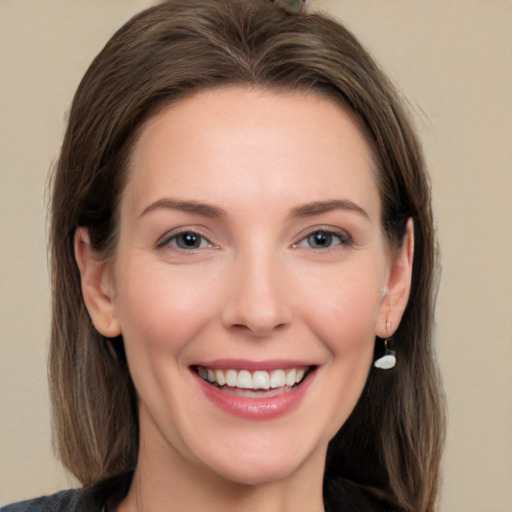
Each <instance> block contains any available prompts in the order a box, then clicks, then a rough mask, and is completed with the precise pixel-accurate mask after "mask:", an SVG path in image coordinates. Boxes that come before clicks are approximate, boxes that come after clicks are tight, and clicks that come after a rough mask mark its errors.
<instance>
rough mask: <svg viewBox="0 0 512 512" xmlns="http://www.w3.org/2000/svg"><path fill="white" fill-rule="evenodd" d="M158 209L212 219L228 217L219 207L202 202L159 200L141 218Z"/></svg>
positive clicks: (145, 210)
mask: <svg viewBox="0 0 512 512" xmlns="http://www.w3.org/2000/svg"><path fill="white" fill-rule="evenodd" d="M158 209H167V210H178V211H180V212H185V213H192V214H195V215H200V216H201V217H208V218H212V219H222V218H224V217H226V212H225V211H224V210H223V209H222V208H219V207H218V206H213V205H211V204H207V203H202V202H200V201H181V200H179V199H169V198H164V199H159V200H158V201H155V202H154V203H151V204H150V205H149V206H148V207H147V208H145V209H144V211H143V212H142V213H141V214H140V217H142V216H144V215H146V214H148V213H150V212H152V211H154V210H158Z"/></svg>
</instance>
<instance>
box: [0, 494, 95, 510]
mask: <svg viewBox="0 0 512 512" xmlns="http://www.w3.org/2000/svg"><path fill="white" fill-rule="evenodd" d="M83 494H84V493H83V491H82V490H80V489H75V490H68V491H61V492H58V493H56V494H52V495H51V496H41V497H39V498H35V499H33V500H26V501H20V502H19V503H13V504H12V505H7V506H5V507H2V508H1V509H0V512H60V511H62V512H63V511H77V512H78V511H79V510H86V509H85V508H84V507H83V506H81V505H80V504H81V502H82V505H83ZM77 506H78V507H80V506H81V508H77ZM100 510H101V509H100ZM91 512H93V511H92V510H91ZM98 512H99V511H98Z"/></svg>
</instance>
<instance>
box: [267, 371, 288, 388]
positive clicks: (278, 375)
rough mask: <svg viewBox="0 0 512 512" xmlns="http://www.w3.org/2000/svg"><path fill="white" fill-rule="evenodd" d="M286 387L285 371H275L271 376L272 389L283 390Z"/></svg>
mask: <svg viewBox="0 0 512 512" xmlns="http://www.w3.org/2000/svg"><path fill="white" fill-rule="evenodd" d="M285 385H286V375H285V374H284V370H274V371H273V372H272V375H271V376H270V387H271V388H272V389H275V388H282V387H283V386H285Z"/></svg>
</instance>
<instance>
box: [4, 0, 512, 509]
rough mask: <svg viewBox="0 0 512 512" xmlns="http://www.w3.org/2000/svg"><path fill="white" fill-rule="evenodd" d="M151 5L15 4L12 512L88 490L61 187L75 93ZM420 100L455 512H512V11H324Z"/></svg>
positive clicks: (9, 260)
mask: <svg viewBox="0 0 512 512" xmlns="http://www.w3.org/2000/svg"><path fill="white" fill-rule="evenodd" d="M151 3H153V2H152V1H150V0H108V1H107V0H75V1H70V0H44V1H43V0H0V38H1V39H0V52H1V53H0V58H1V60H0V65H1V68H0V80H1V82H0V87H1V89H0V92H1V100H0V101H1V104H0V143H1V148H0V150H1V152H0V158H1V160H0V164H1V171H0V180H1V182H0V271H1V274H0V291H1V292H0V315H1V316H0V320H1V327H0V379H1V380H0V418H1V421H0V504H2V503H4V504H5V503H7V502H10V501H13V500H18V499H21V498H28V497H32V496H35V495H38V494H42V493H49V492H53V491H56V490H57V489H59V488H62V487H65V486H68V485H70V483H72V481H71V480H70V479H69V478H68V477H66V476H65V474H64V473H63V471H62V470H61V469H59V465H58V463H57V462H56V461H55V460H54V458H53V456H52V451H51V445H50V430H49V426H48V425H49V413H48V396H47V385H46V367H45V357H46V350H47V337H48V334H47V333H48V326H49V320H48V309H49V308H48V302H49V295H48V277H47V266H46V249H45V206H44V204H45V197H44V189H45V181H46V172H47V169H48V167H49V165H50V163H51V162H52V161H53V160H54V159H55V157H56V155H57V153H58V149H59V144H60V140H61V137H62V134H63V131H64V126H65V117H66V112H67V110H68V108H69V105H70V101H71V98H72V94H73V92H74V89H75V88H76V86H77V84H78V81H79V79H80V77H81V76H82V74H83V72H84V71H85V69H86V67H87V65H88V64H89V62H90V61H91V59H92V58H93V56H94V55H95V54H96V53H97V52H98V51H99V50H100V48H101V47H102V45H103V44H104V43H105V42H106V40H107V38H108V37H109V36H110V35H111V34H112V33H113V31H114V30H115V29H116V28H118V27H119V26H120V25H121V24H122V23H123V22H124V21H126V20H127V19H128V18H129V17H130V16H131V15H132V14H133V13H135V12H136V11H138V10H140V9H141V8H143V7H145V6H148V5H150V4H151ZM322 5H323V6H324V7H326V8H328V9H329V10H331V11H332V12H334V13H335V14H336V15H338V16H339V17H340V18H342V19H344V20H345V21H346V22H347V24H348V26H349V27H351V28H352V30H353V31H354V32H355V33H356V34H357V35H358V36H359V37H360V38H361V40H362V41H363V43H365V44H366V45H367V47H368V48H369V49H370V50H371V52H372V53H373V54H374V55H375V57H376V58H377V59H378V60H379V61H380V62H381V64H382V65H383V67H384V68H385V69H386V70H387V71H388V72H389V74H390V75H391V76H392V77H393V79H394V80H395V81H396V82H397V83H398V84H399V86H400V88H401V90H402V91H403V93H404V95H405V96H406V97H407V98H409V99H410V101H411V102H412V104H413V106H414V108H415V110H416V112H417V122H418V126H419V129H420V131H421V133H422V135H423V139H424V143H425V150H426V155H427V161H428V163H429V167H430V172H431V175H432V181H433V191H434V206H435V211H436V216H437V222H438V228H439V237H440V242H441V248H442V254H443V279H442V285H441V293H440V298H439V303H438V347H439V349H438V350H439V355H440V360H441V366H442V370H443V374H444V378H445V386H446V393H447V396H448V403H449V432H448V444H447V450H446V455H445V459H444V484H443V493H442V500H441V507H440V509H441V510H443V511H450V512H451V511H461V512H462V511H463V512H472V511H474V512H477V511H478V512H482V511H486V512H505V511H509V510H511V503H512V485H511V482H512V397H511V394H512V392H511V389H512V261H511V260H512V258H511V254H512V201H511V197H512V172H511V165H512V35H511V34H512V2H511V1H510V0H485V1H484V0H429V1H419V0H389V1H385V2H384V1H382V0H324V1H323V4H322Z"/></svg>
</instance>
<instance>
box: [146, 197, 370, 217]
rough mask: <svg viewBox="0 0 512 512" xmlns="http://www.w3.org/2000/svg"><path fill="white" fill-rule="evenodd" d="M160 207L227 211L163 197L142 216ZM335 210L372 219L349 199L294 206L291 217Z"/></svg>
mask: <svg viewBox="0 0 512 512" xmlns="http://www.w3.org/2000/svg"><path fill="white" fill-rule="evenodd" d="M158 209H168V210H177V211H181V212H185V213H192V214H195V215H200V216H201V217H208V218H212V219H224V218H226V217H227V213H226V211H225V210H223V209H222V208H219V207H218V206H213V205H211V204H208V203H203V202H201V201H194V200H187V201H185V200H179V199H171V198H163V199H159V200H158V201H155V202H154V203H151V204H150V205H149V206H147V207H146V208H145V209H144V210H143V212H142V213H141V214H140V217H142V216H144V215H146V214H148V213H150V212H152V211H154V210H158ZM333 210H344V211H349V212H355V213H357V214H358V215H361V216H362V217H365V218H366V219H368V220H370V216H369V215H368V213H366V211H365V210H364V209H363V208H361V207H360V206H359V205H358V204H356V203H354V202H352V201H350V200H348V199H331V200H327V201H313V202H311V203H306V204H303V205H300V206H296V207H295V208H292V209H291V211H290V215H289V217H291V218H293V217H313V216H314V215H321V214H322V213H327V212H330V211H333Z"/></svg>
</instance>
